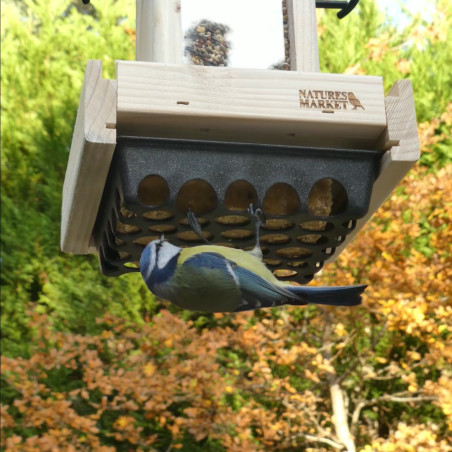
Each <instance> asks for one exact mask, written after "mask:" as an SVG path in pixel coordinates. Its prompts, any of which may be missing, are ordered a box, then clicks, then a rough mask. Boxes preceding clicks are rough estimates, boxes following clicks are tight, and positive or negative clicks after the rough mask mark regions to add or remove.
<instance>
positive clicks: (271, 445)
mask: <svg viewBox="0 0 452 452" xmlns="http://www.w3.org/2000/svg"><path fill="white" fill-rule="evenodd" d="M80 3H81V2H80V1H75V0H74V1H70V0H67V2H63V3H61V2H60V1H57V0H24V1H21V2H18V1H13V0H6V1H5V2H3V3H2V31H1V33H2V34H1V36H2V71H1V102H2V105H1V127H2V137H1V139H2V159H1V170H2V180H1V195H2V220H1V221H2V224H1V226H2V228H1V229H2V237H1V247H2V250H1V251H2V256H1V265H2V272H1V285H2V291H1V302H2V324H1V327H2V347H3V351H4V353H5V355H7V356H6V358H5V367H8V368H7V369H6V370H2V387H1V391H2V402H3V405H2V422H3V420H4V421H5V425H6V430H7V435H6V436H7V438H8V439H9V440H11V443H13V442H14V441H15V440H17V439H18V438H19V440H20V441H27V440H30V441H31V440H32V441H33V442H34V444H37V445H38V446H36V447H39V444H41V443H40V441H41V440H42V441H44V440H48V441H50V440H51V439H54V438H57V437H58V435H57V433H58V434H59V435H60V437H59V439H60V440H61V444H73V441H80V445H81V446H80V449H79V450H84V449H83V446H82V444H85V445H86V444H87V443H86V438H89V439H90V441H92V442H91V443H89V444H88V445H87V446H86V447H91V449H90V450H102V449H100V447H101V445H105V446H111V447H110V448H109V449H103V450H104V451H106V450H113V449H114V450H131V449H133V448H134V447H135V446H136V445H135V444H134V443H133V442H130V441H129V440H130V438H132V436H133V435H135V436H133V437H134V438H136V439H137V440H138V439H140V441H141V440H142V441H145V442H143V444H145V445H144V446H143V450H152V449H154V450H169V449H170V448H171V447H172V448H173V449H174V450H182V451H185V450H186V451H196V450H200V451H201V450H203V451H204V450H205V451H212V452H213V451H219V452H220V451H222V450H233V448H234V447H236V446H237V447H242V449H243V450H254V449H255V450H274V449H275V447H281V448H285V450H292V449H290V447H293V448H294V449H293V450H301V448H303V450H304V449H305V448H306V444H307V440H306V439H305V438H304V436H303V435H304V434H306V435H311V437H312V436H315V435H319V437H322V438H323V437H330V435H329V433H328V434H326V433H325V432H330V431H332V429H333V427H332V425H333V424H332V421H331V399H330V398H329V395H328V383H327V382H328V379H329V378H331V376H332V374H335V375H336V376H343V378H344V379H343V380H342V381H341V387H342V389H343V391H344V392H346V393H347V396H348V400H349V412H348V415H349V418H351V417H352V415H353V414H354V412H353V410H355V409H356V408H357V406H359V404H362V406H363V409H362V411H361V415H360V416H358V421H359V422H358V424H357V425H356V427H357V428H356V430H355V431H354V432H352V433H353V434H355V436H356V440H357V445H358V446H359V445H363V446H364V445H365V444H371V445H369V446H368V447H371V449H368V448H367V446H366V447H365V449H362V450H366V451H370V450H402V449H400V447H399V445H400V441H402V442H403V441H406V443H407V444H411V445H413V444H414V446H412V448H411V449H409V450H421V449H420V446H419V443H416V441H417V439H416V440H415V439H410V438H411V437H410V435H412V437H413V438H415V437H420V436H421V435H420V430H417V427H416V425H419V426H420V427H419V428H421V429H422V432H423V434H424V430H423V429H427V433H426V435H427V438H428V439H429V440H431V441H432V443H431V444H433V446H431V447H430V448H431V449H432V450H433V448H434V447H435V446H437V447H438V450H440V449H441V447H442V445H444V442H443V438H446V437H447V434H448V432H447V428H448V426H449V428H452V424H451V422H452V417H451V416H450V413H452V408H451V405H450V400H451V398H450V387H451V383H450V382H451V379H450V373H448V372H447V366H448V365H449V362H448V360H449V361H450V359H449V358H450V356H451V352H450V350H451V342H450V337H451V335H450V326H448V325H450V321H449V320H450V312H451V311H450V299H451V298H450V297H451V294H450V284H449V285H447V281H450V265H447V264H448V263H449V262H450V258H451V252H450V249H449V248H450V247H449V248H448V247H447V245H448V244H450V237H451V229H450V220H451V218H450V217H451V213H452V211H451V204H450V193H451V192H452V190H451V189H450V187H451V182H450V181H451V180H452V178H451V174H452V173H451V166H450V162H451V160H452V141H451V140H452V138H451V133H450V130H451V124H452V123H451V121H452V119H451V118H452V104H451V103H450V100H451V93H452V86H451V85H452V74H451V71H450V67H452V61H451V58H452V36H451V29H452V22H451V21H452V4H451V3H450V2H449V1H446V0H437V1H436V2H435V7H436V10H435V13H434V18H433V19H434V21H433V25H431V24H430V23H428V22H426V21H425V20H423V19H422V18H421V17H412V20H411V23H410V24H409V25H408V26H407V27H406V28H405V29H404V30H402V31H397V30H396V29H395V28H394V26H393V25H392V24H391V21H390V20H389V19H388V18H385V17H384V16H383V15H382V14H381V13H379V12H378V9H377V2H376V1H365V2H364V1H363V2H360V4H359V9H358V11H354V12H353V13H352V14H350V15H349V16H348V17H347V18H345V19H344V20H342V21H338V20H337V18H336V16H335V13H334V12H330V11H323V12H322V13H321V21H320V60H321V64H322V70H323V71H326V72H337V73H349V74H368V75H381V76H383V77H384V84H385V89H386V90H389V89H390V87H391V86H392V85H393V83H394V82H395V81H396V80H397V79H401V78H409V79H410V80H411V81H412V83H413V88H414V93H415V101H416V108H417V115H418V121H419V123H420V127H419V134H420V139H421V144H422V151H423V155H422V159H421V164H422V165H419V166H418V167H417V168H415V169H414V171H413V172H412V173H411V175H410V176H409V177H407V178H406V179H405V181H404V182H403V185H402V186H401V187H399V188H398V189H397V190H396V191H395V192H394V194H393V196H392V197H391V199H390V200H388V202H387V203H386V204H385V205H384V206H382V208H381V209H380V210H379V212H378V213H377V216H376V218H375V219H374V220H373V221H372V222H371V223H369V225H368V226H367V228H366V230H365V231H363V232H362V233H360V234H359V235H358V237H357V239H356V240H355V242H354V244H353V246H351V247H349V248H348V249H347V250H345V252H344V253H343V254H342V255H341V257H340V258H339V263H340V264H339V266H337V267H334V266H327V267H325V269H324V270H323V275H322V278H323V282H324V283H329V284H349V283H352V282H354V281H362V280H368V281H369V282H370V287H369V289H368V290H367V296H366V299H365V304H364V306H362V307H360V308H357V309H356V310H352V311H347V312H344V311H335V313H334V316H335V317H334V318H333V316H331V318H330V320H331V322H330V321H328V322H325V319H323V318H322V315H321V312H322V311H321V310H319V309H318V308H315V307H307V308H303V309H300V308H289V309H274V310H267V311H265V312H264V311H262V312H257V313H255V314H251V313H242V314H239V315H222V314H221V315H212V314H200V313H191V312H188V311H182V310H180V309H179V308H177V307H174V306H167V305H166V304H164V303H162V304H156V303H155V301H154V299H153V297H152V296H151V295H150V294H149V292H148V290H147V289H146V287H145V286H144V284H142V282H141V279H140V276H139V275H138V274H129V275H125V276H122V277H120V278H106V277H103V276H102V275H101V273H100V271H99V268H98V263H97V260H96V258H95V257H93V256H69V255H64V254H62V253H60V251H59V226H60V225H59V223H60V205H61V191H62V184H63V179H64V173H65V169H66V164H67V159H68V151H69V148H70V144H71V137H72V131H73V126H74V121H75V115H76V111H77V106H78V101H79V93H80V89H81V85H82V82H83V75H84V69H85V65H86V62H87V60H88V59H100V60H101V61H102V63H103V67H104V77H105V78H114V59H133V58H134V57H133V53H134V50H133V46H134V45H133V39H132V37H133V27H134V24H133V21H132V20H131V19H130V18H131V17H133V13H134V11H133V3H134V2H133V1H132V0H128V1H123V0H121V1H118V2H110V1H109V0H96V1H95V2H94V6H90V7H87V8H85V7H82V6H81V5H80ZM448 287H449V288H448ZM30 304H31V305H32V308H33V309H31V310H29V306H30ZM107 311H108V312H109V313H112V314H114V315H115V319H114V320H112V318H110V317H108V316H105V317H104V313H105V312H107ZM37 314H46V315H47V317H46V316H40V315H37ZM96 317H103V320H102V321H99V322H96V321H95V319H96ZM30 318H31V319H35V320H34V321H33V322H32V324H31V326H30V324H29V319H30ZM36 319H38V320H36ZM39 319H41V320H39ZM124 319H127V321H125V320H124ZM149 319H152V323H150V322H148V321H147V320H149ZM322 319H323V320H322ZM55 330H57V331H55ZM58 330H59V331H58ZM330 330H331V331H330ZM326 331H329V332H328V337H327V335H326ZM327 351H328V353H331V355H332V356H333V358H332V359H328V358H327V354H326V352H327ZM21 355H22V356H23V355H26V358H25V359H22V358H19V357H18V356H21ZM11 357H13V358H11ZM39 385H41V386H39ZM153 385H155V386H153ZM112 388H113V389H112ZM137 388H139V389H138V390H137ZM145 393H146V394H148V395H147V396H146V397H147V398H143V394H145ZM411 397H413V398H416V397H418V398H419V400H420V401H421V402H422V403H411V402H410V403H402V402H400V400H397V398H399V399H400V398H401V399H403V398H407V399H408V400H409V399H410V398H411ZM422 398H424V401H422V400H423V399H422ZM156 399H158V400H159V402H158V403H156V402H155V400H156ZM105 401H106V404H107V405H106V406H103V405H102V403H104V402H105ZM148 401H150V402H149V403H148ZM151 402H152V403H151ZM136 406H138V408H136ZM68 407H69V408H68ZM54 409H58V410H60V411H58V413H57V414H58V415H57V416H55V417H52V416H53V414H54V412H53V410H54ZM97 414H98V418H96V417H95V416H94V415H97ZM46 416H47V417H46ZM61 417H63V418H64V425H65V426H66V427H67V428H69V429H70V430H71V435H73V437H72V438H69V439H67V438H66V439H65V438H64V435H65V434H67V431H65V429H64V428H62V429H60V430H59V431H57V430H58V429H59V428H60V426H61ZM212 419H214V420H212ZM36 421H39V422H40V424H39V423H37V424H34V422H36ZM400 421H404V422H405V423H406V424H403V423H402V424H400ZM52 422H53V424H52ZM46 423H47V424H46ZM413 423H415V426H413ZM50 425H53V426H54V427H55V429H56V430H52V429H51V427H50ZM212 425H214V426H215V429H212ZM410 425H411V427H410ZM275 426H277V428H275ZM319 426H320V427H319ZM358 427H359V428H358ZM377 429H378V431H377ZM50 430H52V432H51V431H50ZM388 430H391V432H392V433H391V435H393V436H390V435H389V440H388V441H389V442H388V448H387V449H385V448H384V445H382V446H381V447H382V448H381V449H380V448H379V447H380V445H381V444H383V443H382V441H383V439H382V437H380V431H388ZM213 431H214V434H213V433H212V432H213ZM55 432H56V433H55ZM132 434H133V435H132ZM115 435H116V436H115ZM152 435H156V439H155V442H153V439H152V438H151V437H152ZM215 435H216V436H215ZM291 435H293V436H291ZM325 435H327V436H325ZM385 435H386V434H385ZM435 435H436V436H435ZM386 436H388V435H386ZM386 436H385V439H386ZM437 437H438V438H439V439H437ZM391 438H392V439H391ZM400 438H402V439H400ZM405 438H408V439H405ZM66 440H67V441H66ZM228 441H229V442H228ZM390 441H392V443H391V442H390ZM397 441H399V442H397ZM410 441H411V443H410ZM77 444H78V443H77ZM151 444H152V446H151ZM294 444H295V445H294ZM393 444H396V446H394V447H393V448H392V449H391V447H392V445H393ZM41 445H42V444H41ZM240 445H241V446H240ZM20 446H24V443H22V444H20ZM314 446H315V447H317V446H319V444H316V443H315V444H314ZM24 447H25V446H24ZM319 447H320V446H319ZM12 450H15V449H12ZM18 450H19V449H18ZM40 450H44V449H40ZM49 450H50V449H49ZM86 450H89V449H86ZM313 450H317V449H313ZM403 450H405V449H403ZM406 450H408V449H406ZM441 450H443V449H441Z"/></svg>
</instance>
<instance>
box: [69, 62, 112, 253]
mask: <svg viewBox="0 0 452 452" xmlns="http://www.w3.org/2000/svg"><path fill="white" fill-rule="evenodd" d="M115 125H116V81H115V80H104V79H102V63H101V62H100V61H94V60H91V61H89V62H88V65H87V67H86V72H85V80H84V82H83V87H82V92H81V96H80V103H79V108H78V112H77V120H76V123H75V128H74V135H73V137H72V145H71V151H70V154H69V161H68V166H67V170H66V177H65V180H64V186H63V204H62V212H61V249H62V251H64V252H66V253H76V254H86V253H90V252H95V249H94V248H93V247H92V246H91V244H90V240H91V234H92V230H93V226H94V222H95V220H96V216H97V211H98V208H99V204H100V200H101V197H102V192H103V189H104V185H105V180H106V178H107V173H108V169H109V167H110V162H111V158H112V155H113V151H114V149H115V144H116V130H115V129H114V127H115Z"/></svg>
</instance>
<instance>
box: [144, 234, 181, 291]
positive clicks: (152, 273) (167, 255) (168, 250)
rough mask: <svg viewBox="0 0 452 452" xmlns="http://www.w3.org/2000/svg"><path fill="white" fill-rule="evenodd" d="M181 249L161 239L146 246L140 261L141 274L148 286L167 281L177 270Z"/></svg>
mask: <svg viewBox="0 0 452 452" xmlns="http://www.w3.org/2000/svg"><path fill="white" fill-rule="evenodd" d="M180 252H181V248H179V247H177V246H174V245H171V243H169V242H167V241H165V239H163V238H160V239H158V240H154V241H152V242H150V243H148V245H147V246H146V248H145V249H144V251H143V253H142V254H141V259H140V272H141V275H142V276H143V279H144V280H145V281H146V283H147V284H148V286H149V284H151V283H152V284H157V283H161V282H164V281H166V280H167V279H168V278H170V277H171V276H172V274H173V273H174V271H175V269H176V265H177V257H178V256H179V254H180Z"/></svg>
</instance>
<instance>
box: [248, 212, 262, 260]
mask: <svg viewBox="0 0 452 452" xmlns="http://www.w3.org/2000/svg"><path fill="white" fill-rule="evenodd" d="M248 213H249V214H250V215H251V216H252V217H254V222H255V223H254V226H255V228H256V243H255V245H254V248H253V249H252V250H251V251H250V253H251V254H252V255H254V256H256V257H258V258H259V259H262V250H261V245H260V228H261V226H262V225H263V224H264V223H265V218H264V212H263V211H262V209H260V208H257V209H255V208H254V206H253V204H250V206H249V207H248Z"/></svg>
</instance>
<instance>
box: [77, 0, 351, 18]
mask: <svg viewBox="0 0 452 452" xmlns="http://www.w3.org/2000/svg"><path fill="white" fill-rule="evenodd" d="M82 1H83V4H84V5H87V4H88V3H89V2H90V0H82ZM358 2H359V0H350V1H349V2H342V1H336V0H325V1H321V0H317V1H316V2H315V6H316V8H326V9H340V11H339V12H338V13H337V17H338V18H339V19H343V18H344V17H345V16H346V15H347V14H348V13H350V12H351V11H352V10H353V9H354V8H355V6H356V5H357V4H358Z"/></svg>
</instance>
